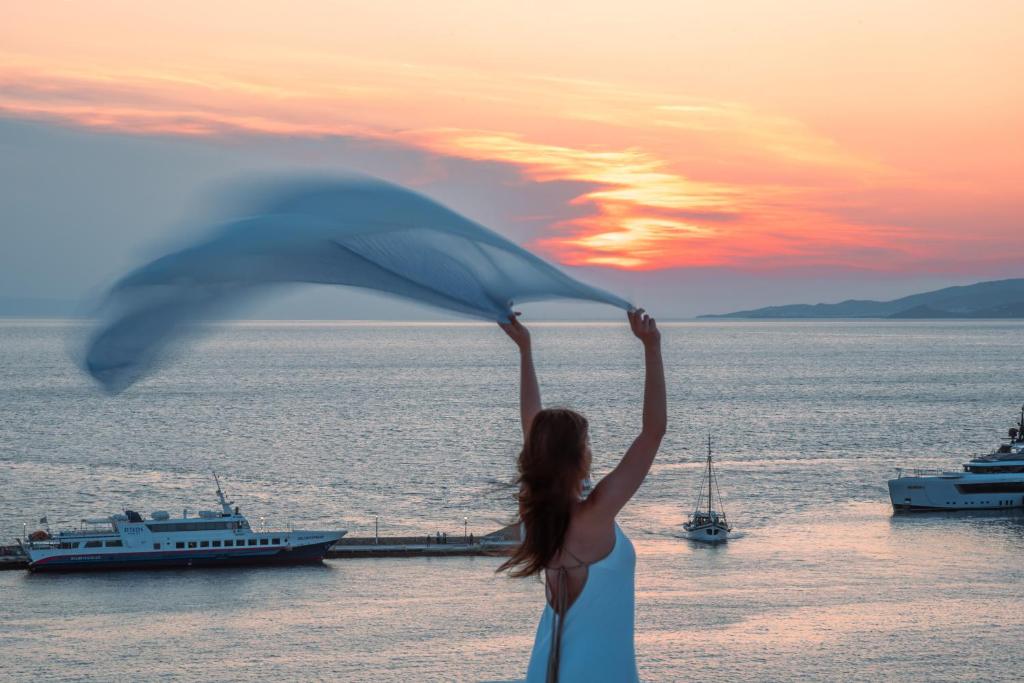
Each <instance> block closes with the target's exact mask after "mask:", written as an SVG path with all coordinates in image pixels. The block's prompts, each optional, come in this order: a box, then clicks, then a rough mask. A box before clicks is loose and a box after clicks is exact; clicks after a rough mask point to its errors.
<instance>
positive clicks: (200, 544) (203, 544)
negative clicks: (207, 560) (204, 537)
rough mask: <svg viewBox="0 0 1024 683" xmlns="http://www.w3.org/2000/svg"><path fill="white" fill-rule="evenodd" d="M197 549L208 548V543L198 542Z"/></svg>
mask: <svg viewBox="0 0 1024 683" xmlns="http://www.w3.org/2000/svg"><path fill="white" fill-rule="evenodd" d="M199 547H200V548H209V547H210V542H209V541H200V542H199Z"/></svg>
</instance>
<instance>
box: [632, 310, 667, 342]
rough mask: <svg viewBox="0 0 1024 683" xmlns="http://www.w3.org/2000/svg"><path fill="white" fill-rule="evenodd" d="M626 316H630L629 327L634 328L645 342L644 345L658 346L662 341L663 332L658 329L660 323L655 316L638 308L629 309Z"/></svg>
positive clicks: (636, 333) (639, 337)
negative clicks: (656, 321)
mask: <svg viewBox="0 0 1024 683" xmlns="http://www.w3.org/2000/svg"><path fill="white" fill-rule="evenodd" d="M626 317H627V318H629V327H630V329H632V330H633V334H635V335H636V338H637V339H639V340H640V341H642V342H643V343H644V346H650V345H652V344H653V345H655V346H656V345H658V344H660V343H661V332H659V331H658V325H657V324H656V323H655V322H654V318H652V317H651V316H649V315H647V311H645V310H644V309H642V308H638V309H636V310H633V311H628V312H627V313H626Z"/></svg>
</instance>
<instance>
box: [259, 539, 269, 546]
mask: <svg viewBox="0 0 1024 683" xmlns="http://www.w3.org/2000/svg"><path fill="white" fill-rule="evenodd" d="M269 542H270V541H269V540H268V539H266V538H261V539H260V545H266V544H267V543H269Z"/></svg>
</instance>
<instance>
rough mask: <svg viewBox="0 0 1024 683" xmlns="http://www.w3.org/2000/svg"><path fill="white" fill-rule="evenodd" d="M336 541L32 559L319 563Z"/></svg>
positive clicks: (66, 567)
mask: <svg viewBox="0 0 1024 683" xmlns="http://www.w3.org/2000/svg"><path fill="white" fill-rule="evenodd" d="M334 542H335V541H334V540H331V541H328V542H325V543H316V544H310V545H305V546H299V547H296V548H292V549H290V550H289V549H287V548H273V549H269V550H244V551H235V552H232V551H223V550H214V551H201V552H196V551H167V552H157V551H152V552H140V553H127V552H126V553H116V554H115V553H108V554H92V555H77V556H76V555H72V556H53V557H44V558H40V559H38V560H34V561H31V562H30V563H29V566H28V569H29V571H32V572H76V571H109V570H120V569H175V568H177V569H181V568H188V567H241V566H268V565H295V564H316V563H319V562H322V561H323V559H324V556H325V555H326V554H327V550H328V549H329V548H330V547H331V546H332V545H333V544H334Z"/></svg>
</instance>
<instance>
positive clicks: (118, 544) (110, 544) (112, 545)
mask: <svg viewBox="0 0 1024 683" xmlns="http://www.w3.org/2000/svg"><path fill="white" fill-rule="evenodd" d="M121 545H122V544H121V541H107V547H108V548H120V547H121Z"/></svg>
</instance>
